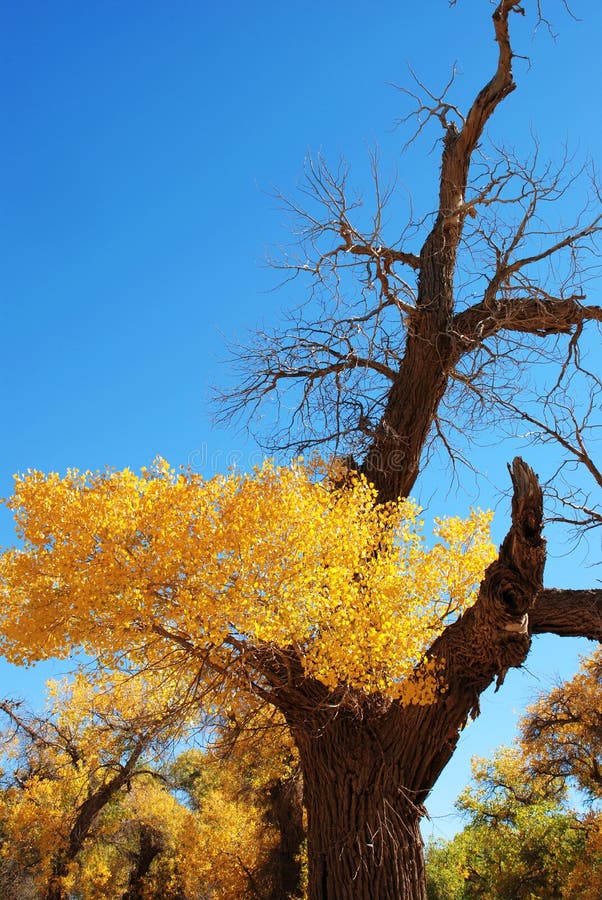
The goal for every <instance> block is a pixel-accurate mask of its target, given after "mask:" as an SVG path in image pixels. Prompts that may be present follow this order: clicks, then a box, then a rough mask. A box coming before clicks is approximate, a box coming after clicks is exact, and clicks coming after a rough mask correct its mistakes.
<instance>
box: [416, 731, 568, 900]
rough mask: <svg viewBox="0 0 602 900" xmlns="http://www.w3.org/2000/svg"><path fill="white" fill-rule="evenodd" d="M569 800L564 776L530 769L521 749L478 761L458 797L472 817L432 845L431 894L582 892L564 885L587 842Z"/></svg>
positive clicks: (510, 897) (516, 898)
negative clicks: (448, 837)
mask: <svg viewBox="0 0 602 900" xmlns="http://www.w3.org/2000/svg"><path fill="white" fill-rule="evenodd" d="M565 799H566V786H565V785H563V783H562V781H561V780H559V779H554V778H547V777H544V776H539V777H537V778H533V777H532V776H530V775H529V773H528V771H527V767H526V765H525V760H524V758H523V757H522V755H521V753H520V752H519V751H517V750H509V749H507V748H502V749H501V750H500V751H498V753H496V755H495V757H494V758H493V759H492V760H475V761H473V779H472V784H471V785H470V786H469V787H468V788H467V789H466V790H465V791H463V792H462V794H461V795H460V797H459V798H458V802H457V804H456V805H457V807H458V809H459V810H461V811H462V812H463V813H464V814H465V815H466V816H467V817H468V819H469V824H468V825H467V826H466V827H465V828H464V829H463V831H461V832H460V833H459V834H457V835H456V836H455V837H454V838H452V840H450V841H439V842H436V843H433V844H431V845H430V847H429V848H428V854H427V858H428V867H427V869H428V897H429V900H471V898H475V900H476V898H478V897H490V898H496V900H521V898H524V900H531V898H534V897H567V898H568V897H575V896H581V894H577V893H571V892H568V893H567V891H566V890H565V889H566V888H567V887H568V883H569V879H570V877H571V873H572V872H573V869H574V868H575V866H576V865H579V864H581V863H582V862H583V860H584V857H585V846H586V841H585V832H584V829H583V828H582V826H581V823H580V822H579V819H578V818H577V817H576V816H575V815H574V814H573V813H572V812H571V810H570V809H568V808H567V806H566V805H565V804H564V802H563V801H564V800H565Z"/></svg>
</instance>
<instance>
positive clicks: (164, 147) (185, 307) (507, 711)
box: [0, 0, 602, 834]
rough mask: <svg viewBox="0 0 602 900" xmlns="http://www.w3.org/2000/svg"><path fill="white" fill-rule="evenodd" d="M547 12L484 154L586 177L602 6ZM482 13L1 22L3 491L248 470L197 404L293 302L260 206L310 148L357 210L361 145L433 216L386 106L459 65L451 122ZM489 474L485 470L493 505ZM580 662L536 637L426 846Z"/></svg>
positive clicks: (227, 434) (484, 8) (78, 15)
mask: <svg viewBox="0 0 602 900" xmlns="http://www.w3.org/2000/svg"><path fill="white" fill-rule="evenodd" d="M525 5H526V6H527V7H531V6H533V5H534V3H530V2H527V3H526V4H525ZM546 8H547V9H548V14H549V16H550V18H551V20H552V22H553V24H554V27H555V30H556V31H557V33H558V38H557V40H556V41H553V40H552V39H551V38H550V36H549V34H548V33H547V32H546V29H545V28H540V29H539V30H538V31H536V32H535V33H534V31H533V21H532V19H529V18H528V17H525V19H521V18H518V17H516V22H513V25H514V26H515V34H516V38H515V44H516V50H517V52H518V53H520V54H522V55H524V56H528V57H529V59H530V64H529V63H528V62H526V61H524V60H520V59H517V60H516V63H515V75H516V80H517V82H518V85H519V89H518V90H517V91H516V92H515V93H514V94H513V95H512V96H511V97H510V98H509V100H508V101H507V102H506V103H505V105H504V107H503V108H502V109H501V110H500V114H499V116H498V117H497V118H496V121H495V123H494V125H493V126H492V132H493V133H494V135H498V136H500V137H501V136H504V137H505V139H506V141H507V142H508V143H511V144H512V145H515V146H516V147H517V148H518V149H519V150H520V148H521V147H523V146H526V141H527V139H528V136H529V133H530V131H535V132H536V133H537V135H538V138H539V140H540V142H541V145H542V148H543V151H544V152H545V154H546V155H550V156H551V157H554V156H558V155H559V154H560V153H561V152H562V145H563V143H564V142H568V144H569V146H570V147H571V148H572V149H574V150H575V151H576V152H577V153H578V154H581V155H582V156H585V155H587V154H590V155H591V156H592V157H593V158H594V159H595V158H598V159H599V158H600V151H601V149H602V133H601V126H600V120H599V115H598V110H599V90H600V51H599V41H600V36H601V35H602V6H601V5H600V4H599V3H597V2H594V0H576V3H575V5H574V7H573V8H574V12H575V14H576V15H577V16H578V17H579V21H575V20H573V19H571V18H570V17H569V16H568V15H567V14H566V12H565V11H564V8H563V4H562V3H561V2H560V0H550V2H549V4H548V3H546ZM491 9H492V7H490V6H489V4H487V3H484V2H482V3H479V4H476V3H474V2H470V0H461V2H460V3H459V4H458V6H457V7H455V8H453V9H450V8H449V7H448V4H447V3H446V2H444V0H438V2H435V0H430V2H425V3H422V4H411V5H409V6H408V4H403V3H400V2H399V0H397V2H395V3H393V2H388V0H383V2H380V0H375V2H373V3H372V4H370V6H369V7H367V6H366V4H363V3H359V2H356V0H347V2H341V0H331V2H329V3H327V4H324V3H318V2H316V0H308V2H305V3H304V4H293V3H286V2H284V3H282V2H280V3H275V2H260V0H258V2H256V3H253V4H251V3H243V2H231V3H223V4H214V3H212V4H209V3H207V2H204V0H203V2H200V0H199V2H191V0H174V2H169V3H168V2H157V0H145V2H144V3H143V2H141V0H125V2H124V0H119V2H117V0H103V2H100V0H87V2H85V3H84V2H75V0H73V2H65V0H53V2H52V3H51V2H29V0H19V2H16V0H12V2H10V0H0V103H1V109H2V121H3V123H4V128H3V131H4V135H3V139H2V142H1V144H0V247H1V248H2V250H1V252H0V286H1V290H2V299H1V308H0V324H1V334H2V355H1V360H0V365H1V366H2V378H1V379H0V397H1V408H2V414H3V423H4V429H3V434H4V439H3V441H2V443H1V445H0V493H1V494H4V495H6V494H8V493H10V491H11V484H12V474H13V473H14V472H17V471H23V470H25V469H27V468H37V469H41V470H59V471H64V470H65V469H66V468H67V467H69V466H74V467H78V468H82V469H85V468H91V469H94V468H100V467H104V466H105V465H108V466H113V467H117V468H119V467H123V466H129V467H131V468H134V469H137V468H139V467H140V466H143V465H147V464H148V463H149V462H150V461H151V460H152V459H153V458H154V457H155V455H157V454H160V455H162V456H164V457H165V458H167V459H168V460H169V461H170V462H172V464H174V465H187V464H190V465H192V466H193V467H195V468H196V469H200V470H202V471H203V472H204V473H205V474H210V473H212V472H214V471H224V470H225V469H226V468H227V466H228V464H229V463H232V462H234V461H238V462H239V464H240V465H242V466H243V467H245V466H247V465H249V464H250V463H251V462H254V461H256V460H257V459H258V458H259V454H258V451H257V448H256V446H255V444H254V443H253V442H252V440H251V439H250V438H249V437H248V436H247V435H246V434H245V433H241V432H240V431H236V430H230V431H227V430H217V429H216V428H215V427H214V426H212V424H211V414H210V410H209V407H208V397H209V388H210V385H212V384H218V385H219V384H224V383H227V382H228V377H229V376H228V368H227V365H225V364H224V363H223V362H221V361H222V360H223V359H224V357H225V344H226V341H227V340H234V341H236V339H237V338H240V337H244V334H245V331H246V330H247V329H249V328H253V327H255V326H256V325H257V324H260V323H270V322H273V321H274V320H275V319H276V317H277V315H278V313H279V310H280V309H282V308H285V307H286V306H287V305H290V304H292V303H295V302H298V301H299V300H300V299H302V298H301V297H300V296H299V293H298V292H299V290H300V287H297V286H296V285H294V286H287V287H285V288H283V289H281V290H280V291H273V290H272V288H273V287H274V285H275V279H274V275H273V273H272V272H271V271H270V270H269V268H268V267H266V266H265V264H264V259H265V256H266V253H267V252H269V250H270V248H273V247H274V246H275V245H278V244H279V243H282V242H286V241H287V239H288V236H287V231H286V221H285V218H284V216H283V214H282V212H281V211H280V210H279V209H278V207H277V204H276V203H275V201H274V199H273V191H274V189H275V188H278V189H279V190H282V191H283V192H285V193H293V192H294V190H295V187H296V185H297V183H298V180H299V177H300V174H301V170H302V165H303V159H304V157H305V156H306V154H307V152H308V151H311V152H313V153H316V152H318V151H320V152H322V153H323V154H324V155H325V156H326V158H327V159H330V160H332V161H333V162H336V160H337V159H338V157H339V155H341V154H343V155H344V156H345V157H346V158H347V160H348V161H349V163H350V165H351V168H352V173H356V174H355V180H356V182H357V183H358V185H359V186H360V187H361V185H362V184H363V183H365V180H366V173H367V157H368V150H369V149H370V148H372V147H374V146H375V144H378V146H379V148H380V155H381V158H382V163H383V167H384V168H385V170H386V169H389V171H391V172H393V171H394V170H395V169H396V170H397V172H398V176H397V177H398V184H399V185H400V187H401V190H402V192H406V193H408V194H410V193H411V194H412V196H413V197H414V198H415V200H416V202H417V203H418V204H422V205H424V206H425V208H430V206H429V204H431V205H432V201H433V198H434V196H435V194H434V192H435V190H436V180H435V179H436V174H437V171H438V158H437V150H436V149H435V150H434V151H433V152H430V151H431V147H432V146H433V143H434V141H435V138H436V137H437V135H436V134H435V133H433V134H432V136H431V140H430V142H426V143H424V144H422V145H421V146H420V147H419V148H418V149H417V150H415V151H414V152H413V153H411V154H409V155H408V156H406V157H404V156H402V155H401V147H402V145H403V144H404V143H405V139H406V137H404V132H403V130H402V129H400V128H397V129H396V128H395V127H394V126H395V122H396V120H398V119H399V118H400V117H401V116H403V115H404V114H405V113H406V112H407V111H408V107H407V103H406V101H405V100H404V98H403V96H402V95H401V94H400V93H399V92H398V91H396V90H395V89H394V88H393V87H391V83H397V84H407V83H408V78H409V76H408V65H411V66H412V68H413V69H414V70H415V71H416V72H417V73H418V75H419V76H420V77H421V78H422V80H423V81H424V82H426V83H427V84H428V85H429V86H432V87H433V88H435V89H437V88H439V87H440V86H441V85H442V84H443V83H444V82H445V81H446V80H447V77H448V75H449V72H450V69H451V66H452V65H453V64H454V62H457V64H458V72H459V78H458V81H457V90H456V93H455V99H456V101H457V102H458V104H459V105H460V106H464V107H465V106H466V102H467V100H468V99H469V98H470V97H471V96H472V95H473V93H474V91H475V89H478V88H479V87H480V86H481V85H482V83H484V79H485V78H488V77H489V76H490V74H491V73H492V71H493V65H494V55H495V45H494V44H493V41H492V34H491V24H490V20H489V15H490V12H491ZM596 293H597V294H598V296H597V297H596ZM599 293H600V291H599V287H596V286H594V288H593V293H592V296H591V302H601V301H600V297H599ZM509 456H511V451H509V452H508V453H507V452H506V451H505V450H504V449H503V448H497V449H496V450H495V451H494V450H490V451H489V454H488V455H485V457H482V464H483V466H484V467H485V468H486V469H487V472H488V474H489V477H490V480H491V482H492V485H493V487H495V488H497V489H504V490H505V489H506V488H507V475H506V471H505V461H506V459H507V458H509ZM434 487H441V488H442V489H443V488H444V485H443V483H442V485H441V486H434ZM429 490H430V486H429ZM427 493H428V492H427ZM429 496H430V494H429ZM441 497H442V498H443V497H445V491H444V490H442V493H441ZM476 499H477V501H478V503H479V504H480V505H482V506H487V505H490V504H492V503H495V504H499V509H498V523H499V524H497V525H496V528H497V531H496V535H497V537H498V538H501V536H502V535H503V533H504V530H505V525H506V521H507V520H505V515H506V512H507V506H504V503H503V502H500V500H499V494H498V493H495V491H492V493H491V495H488V492H487V488H484V489H483V491H482V493H481V494H480V495H479V496H478V497H477V498H476ZM471 500H472V502H474V500H475V498H474V497H473V498H470V500H469V499H467V498H466V497H464V496H456V495H453V496H451V499H450V498H447V499H446V500H445V505H446V508H445V509H444V510H441V509H438V508H435V509H434V510H433V511H434V512H435V513H437V512H442V511H447V510H448V508H449V507H453V508H454V511H455V510H457V511H462V510H464V509H466V507H467V505H468V503H469V502H471ZM11 541H12V533H11V524H10V520H9V517H8V515H7V514H6V512H5V511H2V513H1V514H0V542H2V543H3V544H5V545H6V544H9V543H11ZM584 565H585V563H584V558H583V554H582V553H580V554H578V555H577V556H575V557H568V558H565V557H564V556H563V555H562V552H561V551H560V550H559V548H558V547H551V560H550V564H549V566H548V583H550V584H555V585H557V586H572V585H575V586H577V585H579V586H586V585H591V584H592V583H593V581H594V578H595V571H594V573H592V572H591V570H587V569H585V568H584ZM585 649H587V645H586V644H583V643H580V642H573V641H564V642H561V641H559V640H558V641H556V640H553V639H549V640H548V639H540V640H539V641H538V642H537V647H536V648H535V651H534V653H533V655H532V657H531V658H530V660H529V665H528V672H521V673H514V674H513V675H511V676H509V678H508V683H507V685H506V686H505V687H504V689H503V690H502V691H501V692H500V693H499V694H497V695H495V696H488V697H487V698H486V699H485V702H484V704H483V715H482V717H481V719H480V720H478V721H477V722H476V723H474V724H473V725H472V726H470V728H468V729H467V731H466V734H465V735H464V736H463V738H462V742H461V748H460V750H459V752H458V755H457V758H456V759H455V760H454V762H453V763H452V765H451V766H450V768H449V769H448V772H447V774H446V776H444V778H443V779H442V783H441V784H440V786H438V787H437V789H436V791H435V792H434V794H433V798H432V802H431V805H430V806H431V812H432V814H433V816H434V817H437V818H434V820H433V821H434V826H433V827H434V830H435V833H437V834H438V833H446V832H447V831H449V830H450V828H453V827H454V825H453V820H450V819H447V818H445V817H446V816H447V814H448V813H450V812H451V811H452V810H451V804H452V802H453V798H454V797H455V796H456V794H457V793H458V791H459V790H460V789H461V787H462V786H463V785H464V783H465V782H466V780H467V777H468V771H469V768H468V766H469V764H468V760H469V758H470V756H471V755H472V754H481V755H484V754H486V753H488V752H489V751H490V750H491V749H492V748H493V747H495V746H496V745H497V744H499V743H500V742H501V741H503V740H506V741H510V740H511V738H512V733H513V726H514V722H515V720H516V717H517V714H518V713H519V712H520V710H521V709H523V708H524V705H525V703H526V702H527V701H528V699H529V698H530V697H531V696H532V695H533V693H534V692H535V691H537V690H539V689H542V688H545V687H546V686H548V685H549V683H550V679H551V678H553V676H554V674H555V673H558V674H559V675H562V676H565V675H567V674H570V673H571V671H573V670H574V667H575V665H576V658H577V654H578V652H579V651H583V650H585ZM63 668H64V665H63ZM47 671H48V667H45V668H43V669H42V671H41V672H40V671H38V670H33V671H30V672H24V671H22V670H15V669H11V668H9V667H7V666H6V665H1V666H0V675H3V676H4V678H5V683H6V690H5V692H7V693H8V692H10V693H11V694H13V695H14V694H16V693H19V692H21V693H23V694H30V695H32V696H36V695H37V692H38V691H39V685H40V683H41V680H42V678H43V676H44V675H45V674H46V673H47ZM439 817H442V818H439Z"/></svg>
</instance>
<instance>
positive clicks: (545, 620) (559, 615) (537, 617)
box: [529, 588, 602, 641]
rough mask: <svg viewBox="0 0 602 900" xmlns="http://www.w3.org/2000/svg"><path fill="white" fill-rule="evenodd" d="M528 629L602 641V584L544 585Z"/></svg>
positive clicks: (532, 612)
mask: <svg viewBox="0 0 602 900" xmlns="http://www.w3.org/2000/svg"><path fill="white" fill-rule="evenodd" d="M529 631H530V633H531V634H558V635H560V636H561V637H584V638H588V639H589V640H590V641H602V588H598V589H592V590H563V589H560V588H545V589H544V590H543V591H541V593H540V594H539V596H538V597H537V600H536V601H535V605H534V607H533V609H532V611H531V613H530V615H529Z"/></svg>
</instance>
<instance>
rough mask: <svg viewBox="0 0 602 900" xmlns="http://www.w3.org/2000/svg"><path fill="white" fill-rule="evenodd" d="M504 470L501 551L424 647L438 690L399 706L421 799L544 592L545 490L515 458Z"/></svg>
mask: <svg viewBox="0 0 602 900" xmlns="http://www.w3.org/2000/svg"><path fill="white" fill-rule="evenodd" d="M510 472H511V476H512V482H513V485H514V495H513V498H512V525H511V527H510V530H509V531H508V534H507V535H506V538H505V540H504V542H503V544H502V546H501V548H500V553H499V556H498V558H497V560H496V561H495V562H493V563H492V564H491V565H490V566H489V568H488V569H487V571H486V573H485V577H484V579H483V582H482V584H481V589H480V592H479V597H478V600H477V602H476V604H475V605H474V606H473V607H472V608H471V609H469V610H468V611H467V612H466V613H465V614H464V615H463V616H462V617H461V618H460V619H459V620H458V621H457V622H454V623H453V624H452V625H450V626H448V628H446V630H445V631H444V632H443V634H442V635H441V636H440V637H439V638H438V639H437V640H436V641H435V642H434V644H433V646H432V647H431V650H430V654H431V655H432V656H434V657H436V658H437V659H438V660H439V661H440V663H441V664H442V667H443V668H442V680H443V682H444V684H445V689H444V694H443V695H442V697H441V699H440V700H439V701H438V702H437V703H435V704H433V705H432V706H430V707H425V708H422V709H420V708H416V707H409V708H408V709H407V710H404V711H403V712H402V719H403V720H404V726H403V727H404V730H407V733H412V734H414V733H420V734H422V735H423V741H422V742H421V746H422V744H423V745H424V752H422V753H421V754H419V755H416V756H415V758H414V759H413V760H410V761H409V763H408V764H409V765H411V766H412V767H413V769H412V771H411V774H410V773H408V778H409V783H410V784H411V785H412V786H413V787H414V788H415V789H416V790H417V791H418V792H419V794H418V797H419V799H420V801H421V802H422V800H424V798H425V796H426V793H428V791H429V790H430V789H431V787H432V786H433V785H434V783H435V781H436V780H437V778H438V776H439V775H440V773H441V772H442V771H443V769H444V767H445V766H446V764H447V762H448V761H449V759H450V758H451V756H452V754H453V752H454V750H455V747H456V743H457V741H458V737H459V734H460V732H461V730H462V729H463V728H464V726H465V724H466V722H467V720H468V718H469V717H470V716H475V715H478V712H479V696H480V694H481V693H482V692H483V691H484V690H485V689H486V688H487V687H488V686H489V685H490V684H491V682H492V681H493V680H494V679H496V680H497V685H498V687H499V686H500V685H501V683H502V682H503V680H504V677H505V675H506V672H507V671H508V669H509V668H512V667H518V666H520V665H522V663H523V662H524V661H525V659H526V657H527V655H528V653H529V649H530V646H531V638H530V635H529V628H528V622H529V617H530V616H531V613H532V609H533V606H534V604H535V601H536V598H537V597H538V595H539V594H540V592H541V590H542V579H543V569H544V562H545V541H544V539H543V537H542V528H543V496H542V490H541V487H540V485H539V482H538V479H537V476H536V475H535V473H534V472H533V470H532V469H531V468H530V467H529V466H527V465H526V464H525V463H524V462H523V461H522V460H521V459H520V458H518V457H517V458H516V459H515V460H514V462H513V464H512V468H511V470H510ZM426 748H429V749H428V750H427V749H426Z"/></svg>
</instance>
